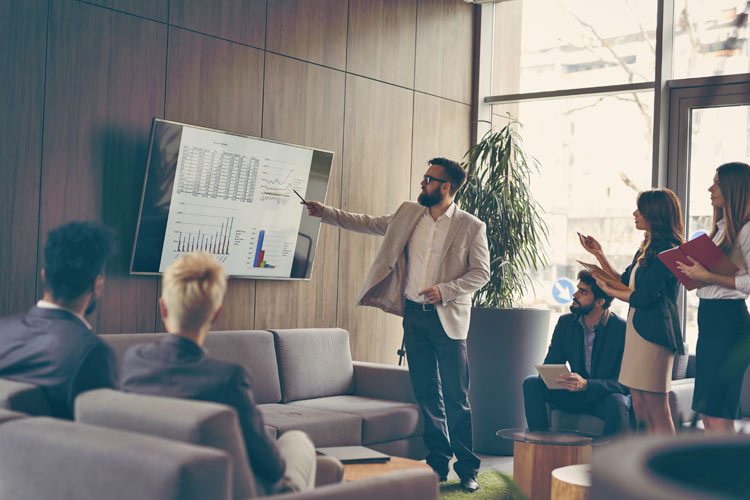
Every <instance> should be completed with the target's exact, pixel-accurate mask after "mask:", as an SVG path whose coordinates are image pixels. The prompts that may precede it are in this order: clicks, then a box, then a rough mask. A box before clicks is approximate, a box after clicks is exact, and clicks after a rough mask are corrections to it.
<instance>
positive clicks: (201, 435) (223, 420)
mask: <svg viewBox="0 0 750 500" xmlns="http://www.w3.org/2000/svg"><path fill="white" fill-rule="evenodd" d="M75 415H76V421H78V422H82V423H85V424H91V425H97V426H100V427H109V428H112V429H119V430H124V431H130V432H138V433H141V434H150V435H152V436H159V437H162V438H167V439H173V440H175V441H182V442H185V443H191V444H198V445H202V446H210V447H211V448H218V449H220V450H223V451H224V452H226V453H227V454H228V455H229V457H230V458H231V463H232V465H233V474H232V479H233V488H232V489H233V495H234V497H235V498H243V499H244V498H251V497H254V496H256V494H257V489H256V482H255V479H254V477H253V474H252V472H251V471H250V464H248V460H247V450H246V448H245V441H244V440H243V439H242V430H241V429H240V426H239V423H238V421H237V412H236V411H235V410H234V408H230V407H228V406H225V405H222V404H218V403H209V402H206V401H194V400H189V399H178V398H168V397H162V396H149V395H145V394H131V393H126V392H120V391H114V390H112V389H97V390H94V391H88V392H84V393H83V394H81V395H79V396H78V397H77V398H76V401H75Z"/></svg>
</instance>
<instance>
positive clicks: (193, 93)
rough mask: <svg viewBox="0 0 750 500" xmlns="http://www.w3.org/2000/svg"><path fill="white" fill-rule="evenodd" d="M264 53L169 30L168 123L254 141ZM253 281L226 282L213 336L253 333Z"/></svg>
mask: <svg viewBox="0 0 750 500" xmlns="http://www.w3.org/2000/svg"><path fill="white" fill-rule="evenodd" d="M262 106H263V51H260V50H257V49H254V48H252V47H246V46H244V45H239V44H236V43H232V42H228V41H226V40H220V39H218V38H213V37H209V36H206V35H202V34H199V33H193V32H191V31H186V30H182V29H179V28H170V32H169V63H168V66H167V106H166V109H167V112H166V118H167V119H168V120H175V121H179V122H185V123H190V124H193V125H199V126H201V127H208V128H216V129H220V130H227V131H230V132H236V133H239V134H246V135H252V136H256V137H259V136H260V134H261V115H262V109H263V108H262ZM254 303H255V281H254V280H247V279H232V280H230V281H229V286H228V288H227V295H226V299H225V300H224V313H223V314H222V315H221V317H220V318H219V321H218V322H217V323H216V325H214V329H215V330H235V329H237V330H241V329H248V328H253V325H254V319H253V316H254V313H253V311H254V307H255V304H254Z"/></svg>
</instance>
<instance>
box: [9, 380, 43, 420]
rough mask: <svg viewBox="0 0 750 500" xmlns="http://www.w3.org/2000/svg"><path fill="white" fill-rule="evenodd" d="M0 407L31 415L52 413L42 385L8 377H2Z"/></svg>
mask: <svg viewBox="0 0 750 500" xmlns="http://www.w3.org/2000/svg"><path fill="white" fill-rule="evenodd" d="M0 408H5V409H7V410H13V411H20V412H22V413H28V414H29V415H49V414H50V413H51V411H50V408H49V404H48V403H47V396H45V394H44V391H43V390H42V388H41V387H37V386H35V385H33V384H26V383H24V382H16V381H14V380H6V379H0Z"/></svg>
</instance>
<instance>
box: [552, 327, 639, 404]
mask: <svg viewBox="0 0 750 500" xmlns="http://www.w3.org/2000/svg"><path fill="white" fill-rule="evenodd" d="M578 317H579V316H578V315H577V314H572V313H569V314H563V315H562V316H560V319H559V320H558V321H557V325H555V331H554V333H553V334H552V342H551V343H550V345H549V350H548V351H547V357H546V358H544V364H545V365H555V364H565V362H566V361H567V362H568V363H569V364H570V369H571V371H573V372H574V373H577V374H579V375H580V376H581V377H583V378H585V379H586V380H588V387H587V388H586V398H585V399H586V403H587V404H588V403H593V402H595V401H597V400H598V399H601V398H603V397H605V396H607V395H608V394H611V393H613V392H617V393H620V394H627V393H628V388H627V387H625V386H624V385H622V384H620V383H619V382H617V377H619V375H620V362H621V361H622V351H623V349H624V348H625V321H623V320H622V318H620V317H619V316H617V315H616V314H615V313H613V312H610V313H609V318H608V320H607V324H606V326H604V328H603V329H602V330H600V331H598V332H597V333H596V337H594V348H593V352H592V353H591V373H588V372H587V371H586V356H585V354H584V352H583V327H582V326H581V324H580V323H579V322H578Z"/></svg>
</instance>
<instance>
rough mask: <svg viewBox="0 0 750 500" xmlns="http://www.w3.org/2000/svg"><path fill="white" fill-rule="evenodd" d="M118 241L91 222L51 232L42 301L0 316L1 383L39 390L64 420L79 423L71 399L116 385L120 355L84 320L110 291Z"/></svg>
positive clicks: (45, 256)
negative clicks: (109, 271) (107, 269)
mask: <svg viewBox="0 0 750 500" xmlns="http://www.w3.org/2000/svg"><path fill="white" fill-rule="evenodd" d="M113 242H114V235H113V233H112V232H111V230H109V229H106V228H104V227H102V226H99V225H97V224H94V223H91V222H71V223H69V224H65V225H64V226H61V227H58V228H57V229H54V230H52V231H50V233H49V235H48V237H47V243H46V244H45V246H44V267H43V268H42V282H43V284H44V293H43V295H42V300H40V301H39V302H37V304H36V306H35V307H32V308H31V309H30V310H29V311H27V312H25V313H23V314H18V315H15V316H9V317H6V318H1V319H0V378H7V379H10V380H15V381H18V382H26V383H29V384H34V385H38V386H40V387H41V388H42V390H43V391H44V393H45V394H46V396H47V400H48V403H49V405H50V410H51V412H52V415H53V416H55V417H58V418H67V419H72V418H73V401H74V400H75V398H76V396H77V395H78V394H80V393H81V392H84V391H87V390H90V389H98V388H102V387H112V388H113V387H115V386H116V385H117V362H116V359H115V356H114V353H113V352H112V350H111V349H110V348H109V346H107V345H106V344H105V343H104V342H102V341H101V340H100V339H99V337H97V336H96V335H95V334H94V333H93V332H92V331H91V325H89V323H88V322H87V321H86V318H85V316H87V315H89V314H91V313H92V312H93V311H94V309H95V308H96V299H97V297H99V295H100V294H101V293H102V290H103V289H104V266H105V264H106V262H107V259H109V255H110V253H111V252H112V247H113Z"/></svg>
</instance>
